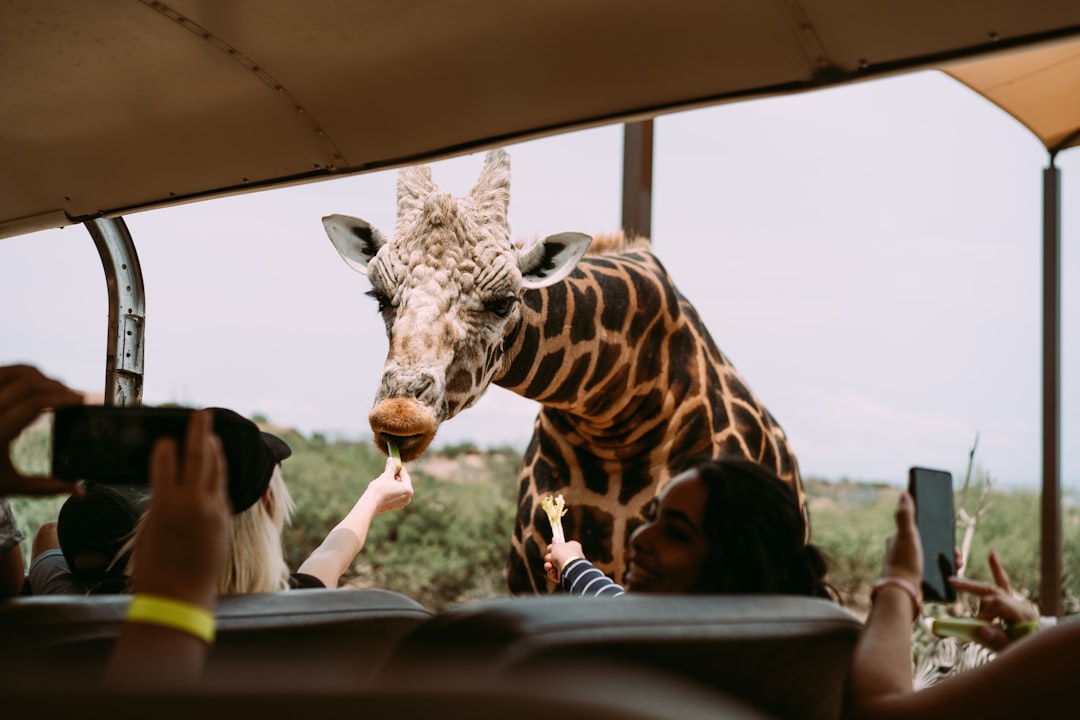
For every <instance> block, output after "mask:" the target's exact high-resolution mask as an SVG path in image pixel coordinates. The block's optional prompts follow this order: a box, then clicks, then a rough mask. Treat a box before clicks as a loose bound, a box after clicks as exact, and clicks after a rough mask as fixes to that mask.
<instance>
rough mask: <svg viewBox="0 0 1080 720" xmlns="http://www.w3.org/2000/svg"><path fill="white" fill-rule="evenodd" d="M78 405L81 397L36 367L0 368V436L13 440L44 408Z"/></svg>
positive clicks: (16, 366)
mask: <svg viewBox="0 0 1080 720" xmlns="http://www.w3.org/2000/svg"><path fill="white" fill-rule="evenodd" d="M80 403H82V395H81V394H79V393H77V392H75V391H74V390H72V389H71V388H69V387H67V386H65V385H64V384H63V383H61V382H59V381H58V380H53V379H51V378H47V377H45V376H44V375H42V374H41V373H40V372H38V370H37V369H36V368H32V367H30V366H27V365H14V366H8V367H4V368H0V437H2V438H5V439H14V438H15V436H17V435H18V434H19V433H20V432H22V431H23V429H24V428H25V427H26V426H27V425H29V424H30V422H31V421H32V420H33V419H34V418H36V417H37V416H38V415H40V414H41V413H42V412H44V411H45V410H46V409H48V408H51V407H56V406H58V405H76V404H80Z"/></svg>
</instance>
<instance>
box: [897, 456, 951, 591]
mask: <svg viewBox="0 0 1080 720" xmlns="http://www.w3.org/2000/svg"><path fill="white" fill-rule="evenodd" d="M908 492H909V493H910V494H911V497H912V499H913V500H914V501H915V523H916V525H917V527H918V528H919V539H920V540H921V541H922V550H923V582H922V590H923V597H924V599H925V600H926V601H928V602H954V601H955V600H956V591H955V590H954V589H953V586H952V585H951V584H950V583H949V578H950V577H952V576H953V575H955V574H956V513H955V510H954V507H953V487H952V475H951V474H950V473H948V472H945V471H944V470H931V469H929V468H923V467H913V468H911V469H910V470H909V471H908Z"/></svg>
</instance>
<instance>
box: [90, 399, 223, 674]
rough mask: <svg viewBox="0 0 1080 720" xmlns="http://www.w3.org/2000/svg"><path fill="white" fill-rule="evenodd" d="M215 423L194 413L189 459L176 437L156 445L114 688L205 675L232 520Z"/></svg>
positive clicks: (113, 664) (115, 657) (111, 667)
mask: <svg viewBox="0 0 1080 720" xmlns="http://www.w3.org/2000/svg"><path fill="white" fill-rule="evenodd" d="M213 422H214V420H213V414H212V413H211V412H210V411H207V410H201V411H199V412H196V413H194V414H193V415H192V416H191V421H190V423H189V425H188V430H187V438H186V440H185V445H184V455H183V459H182V460H181V459H180V458H178V457H177V448H176V443H175V442H174V441H173V440H172V439H170V438H164V439H161V440H158V441H157V443H156V444H155V445H154V449H153V452H152V454H151V458H150V489H151V495H150V505H149V508H148V509H147V513H146V518H145V520H144V521H143V523H142V526H141V527H140V528H139V530H138V535H137V537H136V540H135V547H134V554H135V557H136V558H137V559H138V561H137V562H136V564H135V572H134V576H133V577H132V581H133V584H134V592H135V594H134V595H133V596H132V601H131V605H130V607H129V610H128V619H127V620H126V621H125V622H124V625H123V627H122V628H121V629H120V636H119V638H118V639H117V642H116V647H115V648H114V649H113V653H112V656H111V657H110V659H109V664H108V667H107V669H106V678H105V679H106V683H107V684H108V685H109V686H111V687H113V688H122V689H129V690H140V691H144V690H174V689H179V688H185V687H190V686H192V685H194V684H195V683H196V682H197V681H198V679H199V677H200V676H201V675H202V669H203V665H204V663H205V661H206V653H207V651H208V649H209V647H210V644H211V643H212V642H213V637H214V616H213V612H214V606H215V603H216V600H217V586H218V579H219V578H220V577H221V573H222V571H223V569H224V567H225V561H226V557H227V555H228V552H229V528H230V525H231V522H232V505H231V504H230V503H229V497H228V495H227V494H226V488H227V487H228V469H227V466H226V463H225V454H224V451H223V449H222V445H221V440H220V439H219V438H218V436H217V435H215V434H214V432H213Z"/></svg>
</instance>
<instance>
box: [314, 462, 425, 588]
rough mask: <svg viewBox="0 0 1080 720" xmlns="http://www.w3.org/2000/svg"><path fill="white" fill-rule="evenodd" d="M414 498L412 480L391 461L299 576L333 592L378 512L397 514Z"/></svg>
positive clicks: (361, 544) (407, 472)
mask: <svg viewBox="0 0 1080 720" xmlns="http://www.w3.org/2000/svg"><path fill="white" fill-rule="evenodd" d="M412 496H413V486H412V479H411V478H410V477H409V471H408V470H406V469H405V468H404V467H402V468H401V470H400V471H398V470H397V465H396V463H395V461H394V460H393V459H392V458H389V457H388V458H386V468H385V469H384V470H383V472H382V475H379V476H378V477H376V478H375V479H374V480H372V481H371V482H370V483H368V486H367V489H366V490H364V494H363V495H361V496H360V499H359V500H357V501H356V504H355V505H353V508H352V510H350V511H349V514H348V515H346V516H345V519H344V520H342V521H341V522H339V523H338V524H337V526H335V527H334V529H333V530H331V531H330V532H329V533H328V534H327V535H326V539H325V540H323V541H322V544H320V545H319V547H317V548H315V550H314V551H313V552H312V553H311V555H310V556H309V557H308V559H307V560H305V561H304V562H303V564H302V565H301V566H300V569H299V570H298V572H300V573H303V574H305V575H311V576H313V577H317V578H318V579H319V580H320V581H322V584H323V585H325V586H326V587H328V588H336V587H337V586H338V582H340V581H341V576H342V575H344V574H345V571H346V570H348V569H349V566H350V565H352V563H353V561H354V560H355V559H356V556H357V554H358V553H359V552H360V551H361V550H363V549H364V543H365V542H366V541H367V536H368V530H370V529H371V521H372V520H373V519H374V518H375V516H376V515H378V514H379V513H381V512H386V511H387V510H400V509H401V508H403V507H405V506H406V505H408V504H409V501H410V500H412Z"/></svg>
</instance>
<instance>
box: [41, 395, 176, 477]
mask: <svg viewBox="0 0 1080 720" xmlns="http://www.w3.org/2000/svg"><path fill="white" fill-rule="evenodd" d="M192 412H193V411H192V410H190V409H187V408H154V407H111V406H100V405H69V406H64V407H58V408H56V410H55V411H54V417H53V447H52V473H53V477H58V478H61V479H65V480H85V481H86V482H88V483H106V484H108V483H116V484H123V485H132V484H133V485H143V484H146V483H147V482H148V476H149V467H150V451H151V449H152V448H153V446H154V443H155V442H156V441H157V439H158V438H160V437H172V438H174V439H175V440H176V441H177V444H182V443H183V439H184V436H185V435H186V434H187V424H188V420H189V418H190V417H191V413H192Z"/></svg>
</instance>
